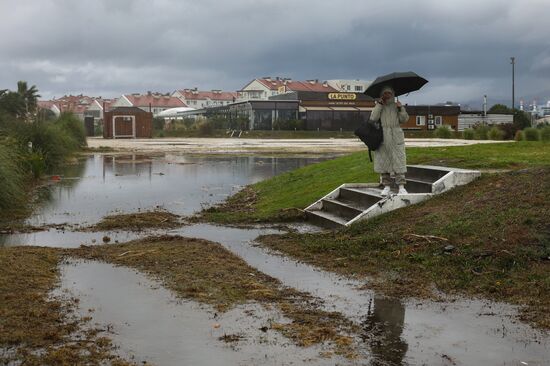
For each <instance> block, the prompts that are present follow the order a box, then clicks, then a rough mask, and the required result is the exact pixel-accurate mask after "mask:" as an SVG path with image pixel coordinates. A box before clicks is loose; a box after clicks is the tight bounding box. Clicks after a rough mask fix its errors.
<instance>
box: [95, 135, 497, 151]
mask: <svg viewBox="0 0 550 366" xmlns="http://www.w3.org/2000/svg"><path fill="white" fill-rule="evenodd" d="M405 143H406V145H407V147H413V146H418V147H428V146H466V145H472V144H486V143H502V141H490V140H484V141H482V140H462V139H432V138H430V139H416V138H411V139H406V140H405ZM88 148H89V149H90V150H91V151H110V152H112V151H126V152H130V151H139V152H147V153H153V152H178V153H193V154H236V153H248V154H251V153H270V154H273V153H275V154H277V153H279V154H288V153H294V154H327V153H350V152H355V151H362V150H364V149H365V145H364V144H363V143H362V142H361V141H359V139H287V140H284V139H244V138H243V139H238V138H155V139H103V138H100V137H92V138H88Z"/></svg>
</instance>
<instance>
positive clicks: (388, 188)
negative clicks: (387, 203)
mask: <svg viewBox="0 0 550 366" xmlns="http://www.w3.org/2000/svg"><path fill="white" fill-rule="evenodd" d="M390 189H391V188H390V186H384V189H383V190H382V193H381V195H382V196H384V197H385V196H387V195H389V194H390Z"/></svg>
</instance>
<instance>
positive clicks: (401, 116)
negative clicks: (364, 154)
mask: <svg viewBox="0 0 550 366" xmlns="http://www.w3.org/2000/svg"><path fill="white" fill-rule="evenodd" d="M387 90H390V91H391V92H392V95H393V94H395V93H394V91H393V90H392V89H391V88H389V87H386V88H384V89H383V90H382V94H383V93H384V92H385V91H387ZM408 119H409V115H408V114H407V111H406V110H405V107H401V108H400V110H398V108H397V105H396V104H395V98H394V97H392V98H391V99H389V100H388V101H387V102H386V104H385V105H382V104H379V103H376V106H375V107H374V109H373V111H372V113H371V115H370V120H371V121H378V120H380V122H381V125H382V130H383V133H384V141H383V142H382V145H380V147H379V148H378V149H377V150H376V151H375V152H374V171H375V172H376V173H397V174H404V173H406V172H407V158H406V155H405V135H404V134H403V130H402V129H401V126H400V124H401V123H405V122H407V120H408Z"/></svg>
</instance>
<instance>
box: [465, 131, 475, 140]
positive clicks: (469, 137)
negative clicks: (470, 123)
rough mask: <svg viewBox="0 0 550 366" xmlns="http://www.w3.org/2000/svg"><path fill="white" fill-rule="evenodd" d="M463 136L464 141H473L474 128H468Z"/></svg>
mask: <svg viewBox="0 0 550 366" xmlns="http://www.w3.org/2000/svg"><path fill="white" fill-rule="evenodd" d="M462 136H464V140H473V139H474V137H475V131H474V129H473V128H467V129H465V130H464V132H463V133H462Z"/></svg>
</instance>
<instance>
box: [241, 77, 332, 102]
mask: <svg viewBox="0 0 550 366" xmlns="http://www.w3.org/2000/svg"><path fill="white" fill-rule="evenodd" d="M308 91H309V92H321V93H333V92H338V90H336V89H335V88H333V87H331V86H330V85H328V83H327V82H326V81H325V82H319V80H306V81H293V80H292V79H287V78H280V77H276V78H271V77H264V78H260V79H254V80H252V81H251V82H249V83H248V84H246V85H245V86H244V87H243V88H242V89H241V90H239V91H238V98H237V99H238V101H246V100H267V99H268V98H270V97H273V96H275V95H279V94H285V93H289V92H308Z"/></svg>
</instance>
